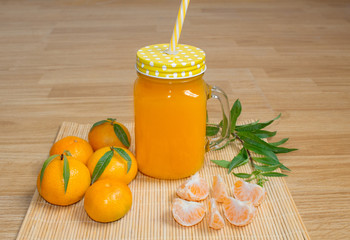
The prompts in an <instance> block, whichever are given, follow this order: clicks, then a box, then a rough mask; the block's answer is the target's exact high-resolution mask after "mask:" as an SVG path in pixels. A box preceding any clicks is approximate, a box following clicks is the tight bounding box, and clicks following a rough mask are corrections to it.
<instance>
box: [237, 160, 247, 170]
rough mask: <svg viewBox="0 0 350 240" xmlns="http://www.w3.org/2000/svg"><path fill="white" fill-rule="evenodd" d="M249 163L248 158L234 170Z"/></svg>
mask: <svg viewBox="0 0 350 240" xmlns="http://www.w3.org/2000/svg"><path fill="white" fill-rule="evenodd" d="M248 162H249V158H247V159H246V160H244V161H243V162H241V163H240V164H238V165H237V166H236V168H237V167H240V166H243V165H244V164H247V163H248Z"/></svg>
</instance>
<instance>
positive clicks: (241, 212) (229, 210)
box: [223, 197, 256, 226]
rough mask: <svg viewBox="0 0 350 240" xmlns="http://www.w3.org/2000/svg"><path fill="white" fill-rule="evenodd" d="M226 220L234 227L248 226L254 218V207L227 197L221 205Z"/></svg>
mask: <svg viewBox="0 0 350 240" xmlns="http://www.w3.org/2000/svg"><path fill="white" fill-rule="evenodd" d="M223 207H224V215H225V217H226V219H227V220H228V221H229V222H230V223H231V224H233V225H235V226H244V225H247V224H249V223H250V222H251V221H252V220H253V218H254V216H255V211H256V209H255V207H254V206H253V204H252V203H251V202H243V201H240V200H238V199H234V198H232V197H227V198H226V199H225V201H224V204H223Z"/></svg>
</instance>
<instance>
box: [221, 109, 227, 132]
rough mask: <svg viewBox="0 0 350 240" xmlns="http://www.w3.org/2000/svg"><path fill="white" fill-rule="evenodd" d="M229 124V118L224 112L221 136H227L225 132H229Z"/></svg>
mask: <svg viewBox="0 0 350 240" xmlns="http://www.w3.org/2000/svg"><path fill="white" fill-rule="evenodd" d="M228 124H229V122H228V119H227V117H226V115H225V114H223V116H222V131H221V136H223V137H225V134H226V132H227V128H228Z"/></svg>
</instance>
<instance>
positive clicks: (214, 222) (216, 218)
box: [209, 198, 225, 229]
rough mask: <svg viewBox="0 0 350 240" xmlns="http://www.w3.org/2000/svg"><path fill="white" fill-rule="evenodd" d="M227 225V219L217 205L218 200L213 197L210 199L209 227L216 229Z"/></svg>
mask: <svg viewBox="0 0 350 240" xmlns="http://www.w3.org/2000/svg"><path fill="white" fill-rule="evenodd" d="M224 226H225V220H224V218H223V217H222V216H221V214H220V212H219V209H218V207H217V205H216V200H215V199H214V198H211V199H210V201H209V227H211V228H214V229H221V228H223V227H224Z"/></svg>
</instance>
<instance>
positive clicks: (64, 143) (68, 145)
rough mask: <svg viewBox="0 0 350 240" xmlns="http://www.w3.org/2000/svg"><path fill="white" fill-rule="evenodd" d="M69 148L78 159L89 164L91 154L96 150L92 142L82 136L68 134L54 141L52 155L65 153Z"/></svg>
mask: <svg viewBox="0 0 350 240" xmlns="http://www.w3.org/2000/svg"><path fill="white" fill-rule="evenodd" d="M65 150H67V151H69V152H70V153H71V155H72V157H73V158H75V159H76V160H78V161H80V162H82V163H84V164H85V165H86V164H87V161H88V160H89V158H90V156H91V155H92V153H93V152H94V151H93V150H92V147H91V146H90V144H89V143H88V142H87V141H85V140H84V139H82V138H79V137H75V136H68V137H65V138H62V139H61V140H59V141H57V142H56V143H54V144H53V145H52V147H51V150H50V156H51V155H54V154H59V155H61V154H63V152H64V151H65Z"/></svg>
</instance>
